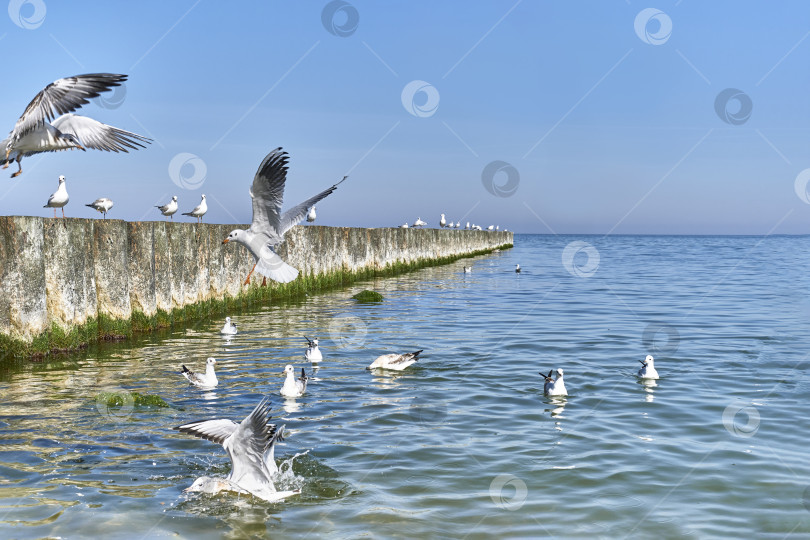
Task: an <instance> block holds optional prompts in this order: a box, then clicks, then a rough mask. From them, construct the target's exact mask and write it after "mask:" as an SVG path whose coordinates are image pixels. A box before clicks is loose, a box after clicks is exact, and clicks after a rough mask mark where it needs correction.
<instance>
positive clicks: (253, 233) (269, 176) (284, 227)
mask: <svg viewBox="0 0 810 540" xmlns="http://www.w3.org/2000/svg"><path fill="white" fill-rule="evenodd" d="M288 161H289V155H288V154H287V152H284V151H283V150H282V149H281V147H279V148H276V149H275V150H273V151H272V152H270V153H269V154H267V156H265V158H264V160H263V161H262V163H261V165H259V170H258V171H256V176H255V177H254V178H253V187H252V188H251V189H250V198H251V199H253V221H252V222H251V224H250V227H249V228H248V229H247V230H242V229H235V230H233V231H231V233H230V234H229V235H228V237H227V238H225V240H223V241H222V243H223V244H227V243H228V242H230V241H234V242H238V243H240V244H242V245H243V246H245V247H246V248H248V250H250V253H251V254H252V255H253V258H254V260H255V261H256V262H255V264H254V265H253V268H252V269H251V271H250V273H249V274H248V276H247V279H245V285H247V284H249V283H250V276H251V275H253V271H254V270H256V271H258V272H259V273H260V274H261V275H263V276H265V277H269V278H270V279H272V280H274V281H278V282H279V283H288V282H290V281H292V280H294V279H295V278H296V277H298V270H296V269H295V268H293V267H292V266H290V265H289V264H287V263H286V262H284V261H283V260H282V259H281V257H279V256H278V255H277V254H276V252H275V250H276V249H277V248H278V246H279V244H281V243H282V242H283V241H284V235H285V234H286V232H287V231H289V230H290V229H292V228H293V227H294V226H295V225H297V224H298V223H299V222H300V221H301V220H303V219H304V218H305V217H306V215H307V213H308V212H309V210H310V208H312V207H313V206H314V205H315V204H317V203H318V201H320V200H322V199H324V198H326V197H327V196H328V195H329V194H331V193H332V192H333V191H335V190H336V189H337V187H338V185H340V183H341V182H343V180H346V178H348V176H344V177H343V180H341V181H340V182H338V183H337V184H335V185H334V186H332V187H330V188H328V189H325V190H324V191H321V192H320V193H318V194H317V195H315V196H314V197H310V198H309V199H307V200H306V201H304V202H302V203H301V204H299V205H297V206H293V207H292V208H290V209H289V210H287V211H286V212H284V213H283V214H282V213H281V203H282V200H283V199H284V183H285V182H286V180H287V162H288Z"/></svg>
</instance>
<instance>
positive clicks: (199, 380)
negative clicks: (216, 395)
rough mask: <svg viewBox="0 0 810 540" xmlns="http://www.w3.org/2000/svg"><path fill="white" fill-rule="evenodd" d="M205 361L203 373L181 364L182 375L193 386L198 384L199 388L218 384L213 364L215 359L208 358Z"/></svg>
mask: <svg viewBox="0 0 810 540" xmlns="http://www.w3.org/2000/svg"><path fill="white" fill-rule="evenodd" d="M205 363H206V366H205V373H197V372H195V371H191V370H190V369H188V368H187V367H186V366H185V365H183V371H181V372H180V373H182V374H183V377H185V378H186V379H187V380H188V382H190V383H191V384H193V385H194V386H199V387H200V388H213V387H215V386H216V385H218V384H219V381H218V380H217V374H216V373H214V365H216V363H217V361H216V360H215V359H214V358H209V359H208V360H206V362H205Z"/></svg>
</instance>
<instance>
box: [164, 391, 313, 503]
mask: <svg viewBox="0 0 810 540" xmlns="http://www.w3.org/2000/svg"><path fill="white" fill-rule="evenodd" d="M270 418H271V417H270V404H269V402H268V401H267V399H266V398H265V399H262V400H261V401H260V402H259V404H258V405H256V408H254V409H253V412H251V413H250V414H249V415H248V416H247V418H245V419H244V420H242V422H241V423H239V424H237V423H236V422H234V421H233V420H228V419H217V420H203V421H200V422H190V423H188V424H183V425H182V426H177V427H175V428H173V429H176V430H177V431H179V432H181V433H187V434H189V435H194V436H195V437H199V438H201V439H205V440H207V441H211V442H213V443H216V444H221V445H222V447H223V448H225V451H226V452H227V453H228V457H229V458H230V459H231V472H230V473H229V474H228V476H227V477H226V478H212V477H210V476H203V477H201V478H198V479H197V480H195V481H194V483H193V484H191V486H190V487H189V488H187V489H186V490H185V491H191V492H203V493H211V494H216V493H219V492H220V491H235V492H237V493H250V494H252V495H254V496H256V497H259V498H260V499H263V500H265V501H268V502H276V501H280V500H282V499H285V498H287V497H289V496H290V495H295V494H297V493H300V492H301V491H300V490H295V491H278V490H276V487H275V485H273V479H272V477H273V475H274V474H275V473H277V472H278V466H277V465H276V459H275V445H276V442H277V441H281V440H284V438H283V436H282V434H283V433H284V426H281V427H277V426H276V425H275V424H271V423H270Z"/></svg>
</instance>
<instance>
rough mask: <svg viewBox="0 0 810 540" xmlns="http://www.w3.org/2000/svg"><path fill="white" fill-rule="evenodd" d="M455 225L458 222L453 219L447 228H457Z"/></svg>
mask: <svg viewBox="0 0 810 540" xmlns="http://www.w3.org/2000/svg"><path fill="white" fill-rule="evenodd" d="M455 226H456V224H455V223H453V222H452V221H451V222H450V224H449V225H447V228H448V229H453V228H455Z"/></svg>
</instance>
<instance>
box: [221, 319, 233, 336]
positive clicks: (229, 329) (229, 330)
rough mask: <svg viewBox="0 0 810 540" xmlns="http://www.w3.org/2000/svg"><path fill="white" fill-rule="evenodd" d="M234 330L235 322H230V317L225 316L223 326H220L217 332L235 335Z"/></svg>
mask: <svg viewBox="0 0 810 540" xmlns="http://www.w3.org/2000/svg"><path fill="white" fill-rule="evenodd" d="M236 332H237V329H236V323H235V322H231V318H230V317H225V326H223V327H222V330H220V331H219V333H220V334H224V335H226V336H235V335H236Z"/></svg>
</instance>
